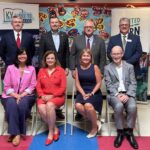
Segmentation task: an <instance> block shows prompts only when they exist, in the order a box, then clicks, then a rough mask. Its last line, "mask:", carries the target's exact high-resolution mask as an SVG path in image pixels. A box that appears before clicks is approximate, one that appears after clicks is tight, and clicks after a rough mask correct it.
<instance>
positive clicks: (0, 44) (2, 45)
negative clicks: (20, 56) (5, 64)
mask: <svg viewBox="0 0 150 150" xmlns="http://www.w3.org/2000/svg"><path fill="white" fill-rule="evenodd" d="M5 49H6V41H5V36H2V38H1V41H0V57H1V58H2V59H3V60H4V61H5V57H4V56H5Z"/></svg>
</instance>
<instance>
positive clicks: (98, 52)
mask: <svg viewBox="0 0 150 150" xmlns="http://www.w3.org/2000/svg"><path fill="white" fill-rule="evenodd" d="M93 36H94V38H93V44H92V47H91V50H92V53H93V57H94V64H96V65H98V66H99V68H100V69H101V71H102V73H103V70H104V66H105V64H106V50H105V43H104V41H103V40H102V39H101V38H100V37H98V36H97V35H93ZM84 48H86V38H85V35H79V36H77V37H75V38H74V41H73V44H72V47H71V52H70V69H71V70H74V69H75V67H76V65H77V64H79V56H80V52H81V51H82V50H83V49H84Z"/></svg>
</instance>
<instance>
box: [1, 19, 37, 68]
mask: <svg viewBox="0 0 150 150" xmlns="http://www.w3.org/2000/svg"><path fill="white" fill-rule="evenodd" d="M11 25H12V28H13V30H12V31H10V32H8V33H6V34H5V35H3V36H2V39H1V42H0V56H1V57H2V59H3V60H4V62H5V64H6V67H7V66H8V65H10V64H13V63H14V61H15V57H16V52H17V49H18V48H20V47H23V48H25V49H26V50H27V52H28V55H29V58H28V59H29V61H30V63H31V60H32V57H33V55H34V52H35V47H34V39H33V37H32V35H31V34H30V33H27V32H24V31H23V30H22V28H23V19H22V17H21V16H13V18H12V21H11Z"/></svg>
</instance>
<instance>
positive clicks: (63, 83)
mask: <svg viewBox="0 0 150 150" xmlns="http://www.w3.org/2000/svg"><path fill="white" fill-rule="evenodd" d="M60 71H61V72H60V73H61V76H60V78H61V83H60V87H59V88H58V89H57V90H55V92H54V93H53V94H54V96H62V95H63V94H65V91H66V74H65V71H64V70H63V69H61V70H60Z"/></svg>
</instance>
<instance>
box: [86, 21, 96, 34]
mask: <svg viewBox="0 0 150 150" xmlns="http://www.w3.org/2000/svg"><path fill="white" fill-rule="evenodd" d="M93 32H94V23H93V22H92V21H87V22H86V23H85V25H84V33H85V35H86V36H88V37H90V36H92V35H93Z"/></svg>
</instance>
